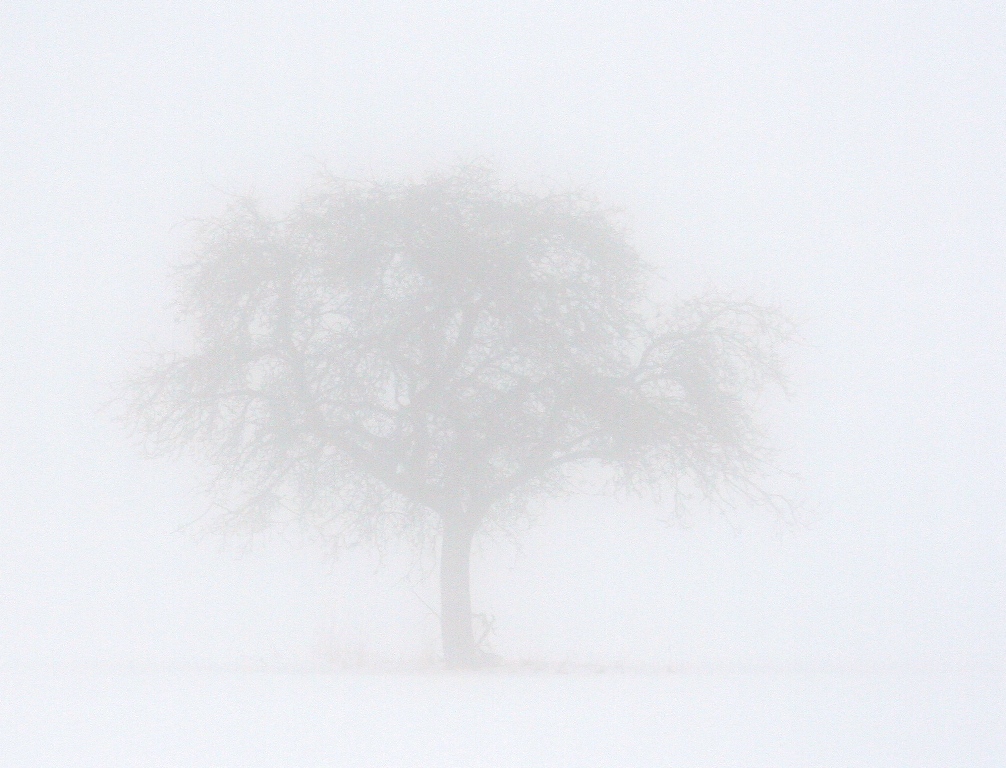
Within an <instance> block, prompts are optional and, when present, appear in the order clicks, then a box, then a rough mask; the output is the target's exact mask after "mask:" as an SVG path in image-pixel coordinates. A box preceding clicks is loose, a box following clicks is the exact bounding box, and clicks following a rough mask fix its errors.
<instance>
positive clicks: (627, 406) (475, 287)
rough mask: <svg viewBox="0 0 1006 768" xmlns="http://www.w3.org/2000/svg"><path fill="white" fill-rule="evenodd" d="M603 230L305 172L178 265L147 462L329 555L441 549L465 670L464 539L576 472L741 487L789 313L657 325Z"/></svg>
mask: <svg viewBox="0 0 1006 768" xmlns="http://www.w3.org/2000/svg"><path fill="white" fill-rule="evenodd" d="M649 274H650V270H649V268H648V267H647V266H646V264H645V263H644V262H643V261H642V259H641V258H640V256H639V255H638V254H637V252H636V251H635V250H634V249H633V247H632V246H631V245H630V243H629V240H628V237H627V235H626V232H625V231H624V230H623V229H622V228H621V227H620V226H618V224H617V223H616V222H615V220H614V217H613V216H612V215H611V214H610V213H609V212H608V211H606V210H604V209H602V208H601V207H599V206H598V205H597V204H596V203H595V202H593V201H592V200H590V199H587V198H585V197H583V196H579V195H573V194H549V195H535V194H530V193H526V192H522V191H519V190H516V189H510V188H506V187H504V186H502V185H501V184H500V183H499V182H498V181H497V180H496V179H495V177H494V176H493V174H492V173H491V172H490V171H488V170H487V169H485V168H483V167H480V166H464V167H461V168H459V169H455V170H453V171H451V172H449V173H443V174H439V175H431V176H429V177H427V178H425V179H423V180H422V181H419V182H400V183H376V182H372V183H353V182H347V181H341V180H336V179H324V180H323V181H322V182H321V183H320V184H319V185H318V186H317V187H315V188H314V189H313V190H311V191H310V192H309V193H308V194H307V195H305V196H304V198H303V199H302V201H301V202H300V203H299V204H298V205H297V206H296V207H295V208H294V210H293V211H292V212H291V213H290V214H289V215H287V216H285V217H282V218H276V217H270V216H268V215H266V214H265V213H263V212H262V210H261V209H260V208H259V207H258V206H257V205H256V204H255V203H254V202H253V201H250V200H244V199H243V200H239V201H236V202H234V203H233V204H232V205H231V206H230V208H229V209H228V210H227V211H226V212H225V213H224V214H223V215H221V216H220V217H218V218H215V219H212V220H209V221H206V222H203V223H202V226H201V228H200V230H199V234H198V237H197V238H196V247H195V249H194V251H193V253H192V256H191V258H189V259H188V261H187V262H186V263H185V264H184V265H183V266H182V267H181V268H180V270H179V273H178V276H179V293H178V295H179V309H180V315H181V317H182V318H183V319H184V320H185V321H186V322H188V324H189V326H190V328H191V330H192V346H191V349H189V350H188V351H186V352H184V353H176V354H174V355H171V356H167V357H165V358H162V359H160V360H158V361H157V362H156V363H155V364H153V365H152V366H150V367H149V368H147V369H146V370H145V371H143V372H142V373H141V374H140V375H139V376H138V377H137V378H136V380H135V382H134V384H135V386H134V387H133V388H132V390H131V391H132V393H133V394H132V399H131V405H132V407H131V410H130V420H131V423H132V424H133V426H134V427H135V428H136V430H137V431H138V432H139V433H140V434H141V435H143V436H144V437H145V439H146V440H147V442H148V444H149V446H150V447H151V448H153V449H154V450H157V451H164V452H170V451H175V450H177V449H179V448H182V447H194V448H197V449H199V450H200V451H201V452H202V453H203V455H204V456H205V457H206V458H207V459H208V460H209V462H210V463H211V465H212V466H213V467H215V470H216V475H215V478H216V479H215V483H214V485H215V489H216V491H217V493H218V494H219V496H220V498H223V499H226V501H224V502H223V506H224V507H225V508H226V509H227V510H228V514H230V515H234V516H237V517H238V518H240V519H242V520H244V521H253V522H254V521H260V522H263V524H264V523H265V522H267V521H268V520H269V519H270V518H271V517H272V516H273V515H274V514H275V513H276V512H277V510H281V509H288V510H292V511H293V513H294V514H295V515H296V516H297V517H298V518H299V519H300V520H302V521H305V522H307V523H309V524H312V525H317V526H320V527H321V528H322V529H323V530H324V531H325V532H326V535H329V536H331V537H332V538H333V539H335V540H338V541H345V540H348V539H350V538H356V539H361V538H363V539H373V540H378V541H379V540H382V539H383V538H384V537H387V536H392V535H409V534H411V535H414V536H417V537H422V536H424V535H439V536H440V537H441V538H440V541H441V557H440V564H441V565H440V568H441V570H440V583H441V613H440V615H441V629H442V639H443V650H444V657H445V661H446V663H447V665H448V666H450V667H466V666H471V665H474V664H476V663H478V661H479V653H478V650H477V648H476V643H475V641H474V637H473V628H472V608H471V599H470V594H469V559H470V551H471V546H472V541H473V537H474V536H476V534H477V533H478V532H479V531H480V530H483V529H484V528H485V526H486V525H488V524H490V523H495V524H499V525H507V524H510V523H512V522H514V521H515V520H516V519H518V518H520V517H521V516H522V515H524V514H526V512H527V509H528V504H529V502H530V501H532V500H533V499H535V498H537V497H541V496H551V495H555V494H562V493H567V492H572V491H574V490H577V489H579V488H581V487H582V486H583V485H584V484H585V483H588V484H589V483H595V484H599V485H600V486H601V487H603V488H604V489H606V490H617V489H622V490H626V491H630V492H641V493H660V492H661V491H662V490H667V489H680V488H681V487H683V485H682V484H688V485H690V486H691V487H694V488H698V489H699V490H701V491H703V492H705V493H706V494H707V495H711V496H719V495H722V494H723V493H724V492H725V491H726V490H729V489H733V490H739V491H740V492H742V493H745V494H750V493H752V492H756V490H757V487H758V486H757V485H756V484H755V481H756V479H757V477H758V473H759V469H760V467H761V466H762V464H763V461H764V458H765V444H764V440H763V438H762V434H761V432H760V431H759V429H758V428H757V426H756V423H755V420H754V418H753V411H754V408H753V404H754V400H753V397H754V395H755V394H756V393H757V392H758V391H759V390H760V388H761V387H762V385H763V384H764V383H765V382H766V381H767V380H770V379H773V378H778V372H779V365H778V356H777V354H776V350H777V347H778V342H779V341H780V339H781V338H782V336H783V335H784V324H783V323H782V322H781V320H780V318H779V317H778V315H776V314H775V313H774V312H772V311H770V310H767V309H764V308H761V307H759V306H757V305H754V304H751V303H748V302H739V301H729V300H725V299H717V298H707V299H704V300H693V301H690V302H686V303H684V304H682V305H681V306H679V307H677V308H675V309H674V310H672V311H666V310H661V309H660V307H659V305H657V304H655V303H653V302H652V301H651V300H650V299H648V298H647V294H646V288H647V277H648V276H649Z"/></svg>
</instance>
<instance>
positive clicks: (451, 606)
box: [440, 515, 477, 669]
mask: <svg viewBox="0 0 1006 768" xmlns="http://www.w3.org/2000/svg"><path fill="white" fill-rule="evenodd" d="M474 536H475V526H473V525H471V524H470V523H469V522H468V521H467V520H465V519H464V517H463V516H460V515H458V516H453V515H451V516H445V517H444V535H443V541H442V543H441V547H440V632H441V638H442V640H443V644H444V662H445V663H446V665H447V668H448V669H467V668H471V667H474V666H475V665H476V662H477V658H476V656H477V654H476V650H475V632H474V629H473V627H472V597H471V586H470V579H471V577H470V568H469V566H470V562H471V551H472V539H473V538H474Z"/></svg>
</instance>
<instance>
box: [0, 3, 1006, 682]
mask: <svg viewBox="0 0 1006 768" xmlns="http://www.w3.org/2000/svg"><path fill="white" fill-rule="evenodd" d="M208 5H209V7H207V4H202V3H194V2H178V3H158V2H142V3H140V2H133V3H125V2H123V3H112V2H96V3H87V4H82V3H69V2H52V1H50V2H45V3H39V2H7V3H5V4H4V5H3V7H2V9H0V174H2V175H0V255H2V257H3V263H2V267H0V291H2V304H0V334H2V350H3V363H2V365H0V394H2V396H3V406H2V407H0V430H2V432H0V434H2V445H3V451H2V465H0V655H4V656H6V657H10V656H11V655H14V656H37V655H42V656H47V655H51V654H56V655H60V656H62V655H70V656H73V657H75V658H83V659H94V658H100V659H104V660H113V661H114V660H117V659H118V660H121V659H130V660H133V661H136V662H137V663H146V662H147V661H150V660H154V661H159V660H163V659H190V660H191V659H211V660H214V661H215V662H219V663H230V662H233V661H234V660H235V659H245V660H246V659H248V658H264V659H270V658H280V659H285V658H302V657H304V656H306V655H310V654H311V653H315V652H316V651H317V648H318V646H319V644H321V645H324V644H326V643H327V644H328V646H329V647H332V646H338V645H339V644H340V643H342V644H344V645H346V644H348V645H349V646H352V645H353V644H354V643H356V644H358V645H361V646H362V645H366V644H367V643H371V644H377V645H380V644H381V643H386V644H387V645H388V646H389V647H392V648H396V647H399V646H400V647H403V648H406V649H408V648H412V647H413V646H415V647H416V648H418V647H419V645H420V644H421V643H423V642H428V641H429V637H431V636H433V635H430V632H431V625H430V623H429V621H428V618H429V617H428V616H426V614H425V608H423V607H422V605H421V604H418V601H417V599H416V597H415V596H414V595H413V594H412V592H411V588H410V586H409V585H410V584H414V585H415V588H416V590H417V591H418V592H420V593H421V594H424V595H428V594H430V591H429V587H430V585H429V583H428V582H423V581H422V580H418V579H417V580H414V581H413V582H409V581H405V582H404V583H403V581H402V579H403V574H404V573H405V571H404V566H402V565H401V563H400V562H398V561H397V560H395V557H396V556H395V555H392V556H391V564H390V567H389V568H388V569H386V570H385V571H381V572H379V573H377V574H374V573H373V570H374V569H373V565H374V563H373V562H372V561H371V560H369V559H368V558H366V557H365V556H363V555H355V554H354V555H352V556H351V557H350V558H349V559H347V560H346V561H344V562H342V563H340V564H337V565H336V566H332V567H330V566H328V565H326V563H325V562H324V561H323V559H322V557H321V556H320V554H319V553H318V552H317V551H315V550H313V549H311V548H309V547H304V548H299V549H298V548H296V547H292V546H290V545H286V544H283V543H281V542H277V543H275V544H273V545H270V546H269V547H263V548H258V549H255V550H253V551H252V552H251V553H249V554H247V555H245V556H244V557H240V558H239V557H237V556H236V555H235V552H234V549H233V548H230V549H225V550H224V551H223V552H221V551H219V548H218V547H217V546H216V545H215V543H213V542H208V543H207V542H204V543H193V542H191V541H189V540H187V539H185V538H184V537H182V536H179V535H176V534H174V533H173V532H172V531H173V530H174V529H175V527H177V526H178V525H179V524H180V523H181V522H184V521H186V520H190V519H191V518H192V517H194V516H195V515H196V514H198V512H199V510H200V509H201V507H200V501H199V498H198V497H197V496H195V495H194V491H193V489H194V487H195V482H196V479H197V477H196V475H195V474H194V473H193V470H192V468H191V467H188V466H187V465H185V464H171V463H164V462H157V463H155V462H149V461H145V460H143V459H142V458H140V457H138V456H137V455H136V452H135V451H134V450H133V449H132V447H131V446H130V445H129V444H128V442H127V441H126V439H125V438H124V436H123V435H122V434H121V432H120V431H119V430H118V428H117V427H116V426H115V425H112V424H109V423H108V421H107V418H106V417H104V416H103V415H101V414H100V413H99V407H100V404H101V402H102V401H103V400H104V399H105V398H107V397H108V396H109V394H110V391H111V390H110V382H112V381H114V380H115V379H117V378H119V377H121V376H122V375H124V373H125V372H126V371H127V370H128V368H129V366H130V362H131V360H133V359H135V355H136V354H137V353H138V352H139V351H142V350H143V349H144V348H145V347H144V345H145V344H146V343H147V342H159V343H166V342H167V341H169V340H170V338H171V336H172V331H171V327H170V322H171V314H170V310H169V302H170V292H169V284H168V280H167V275H168V265H169V264H170V263H171V262H172V261H173V260H175V259H177V257H178V256H179V255H180V254H181V253H183V251H184V248H185V247H186V243H187V242H188V240H187V238H188V234H189V233H188V230H186V228H185V227H184V226H179V224H180V223H181V222H183V221H184V220H186V219H187V218H191V217H196V216H200V215H207V214H213V213H215V212H217V211H218V210H219V209H220V207H221V206H222V205H223V204H224V202H225V201H226V199H227V196H228V194H231V193H245V192H252V191H254V192H257V193H258V194H260V195H261V196H262V197H263V198H264V199H265V200H267V201H268V202H269V203H270V205H273V206H275V207H276V208H277V209H282V207H283V206H284V205H285V204H286V203H287V202H289V200H290V199H291V198H292V197H293V196H295V194H296V192H297V191H298V190H299V189H301V188H302V187H303V186H304V185H305V184H307V183H308V182H309V181H310V179H311V177H312V175H313V174H314V173H315V171H316V170H317V169H318V168H319V167H320V166H321V165H325V166H327V167H328V168H329V169H330V170H332V171H334V172H336V173H339V174H343V175H348V176H402V175H408V174H421V173H423V172H424V171H426V170H428V169H431V168H438V167H443V166H444V165H446V164H449V163H451V162H454V161H457V160H465V159H471V158H476V157H478V158H486V159H488V160H490V161H491V162H492V163H494V165H495V166H496V168H497V169H498V170H499V172H500V174H501V175H502V176H503V177H504V178H507V179H514V180H517V181H520V182H521V183H525V184H529V185H542V184H545V185H557V186H561V187H567V186H576V187H584V188H586V189H589V190H591V191H593V192H595V193H596V194H597V195H598V196H599V197H600V198H601V199H602V200H604V201H605V202H607V203H610V204H612V205H615V206H620V207H622V208H624V209H625V211H626V215H627V217H628V220H629V222H630V223H631V227H632V230H633V232H634V237H635V241H636V243H637V244H638V247H639V248H640V250H641V251H642V252H643V253H644V254H645V255H646V256H647V257H648V258H650V259H651V260H653V261H654V262H656V263H657V264H658V265H659V267H660V268H661V275H662V278H663V283H662V286H663V288H662V290H664V291H665V292H666V294H667V296H668V297H674V296H681V297H686V296H688V295H690V294H692V293H694V292H697V291H701V290H704V289H706V288H709V287H716V288H720V289H725V290H733V291H737V292H739V293H740V294H742V295H751V296H754V297H756V298H758V299H760V300H763V301H768V302H774V303H778V304H779V305H781V306H782V307H783V308H784V309H785V310H786V311H788V312H789V313H790V314H791V315H792V316H794V317H795V318H796V319H797V320H798V322H799V323H800V325H801V329H802V332H803V334H804V337H805V340H806V343H805V344H804V345H803V346H802V347H799V348H796V349H794V350H793V351H792V352H791V360H792V371H793V375H794V391H795V397H794V399H793V400H792V401H789V402H774V401H773V402H772V403H771V406H770V408H771V411H770V414H769V416H768V419H769V421H770V423H771V425H772V426H773V428H774V429H775V433H776V435H777V442H778V444H779V445H780V447H781V454H780V462H781V463H782V464H783V465H784V466H787V467H790V468H792V469H795V470H797V471H799V472H800V473H802V475H803V480H802V483H801V485H800V486H799V489H798V493H799V497H800V498H801V499H803V500H804V501H805V502H806V505H807V508H808V510H809V511H808V513H807V515H806V518H807V521H808V522H807V525H805V526H804V527H796V528H794V527H790V526H786V525H784V524H781V523H779V522H778V521H776V520H775V519H774V518H773V517H772V516H771V515H769V514H766V513H764V512H760V511H757V510H742V511H740V512H739V513H738V514H737V515H735V517H734V519H733V520H732V522H731V523H729V524H728V523H725V522H724V521H722V520H721V519H719V518H717V517H715V516H714V517H709V518H706V517H705V516H703V515H698V514H697V515H695V516H694V517H692V518H690V520H689V525H688V526H687V527H671V528H670V529H668V528H666V527H664V526H661V525H659V524H657V523H653V522H651V521H650V516H648V514H636V513H631V510H630V511H629V512H630V514H621V513H622V512H624V511H625V510H624V509H623V507H624V505H623V507H620V506H619V505H618V504H616V503H615V502H611V501H603V500H595V499H591V500H579V501H576V500H574V501H568V502H564V503H562V504H560V505H557V510H556V514H555V515H554V516H552V517H550V518H549V519H548V520H546V521H545V522H544V524H543V525H542V526H541V527H540V528H538V529H535V530H533V531H530V532H529V533H528V534H526V535H525V536H523V538H522V542H523V547H524V552H523V554H522V555H518V554H517V553H516V550H515V549H514V548H513V547H512V546H509V545H504V544H502V543H501V544H500V545H498V546H497V547H487V548H486V549H485V551H484V552H483V555H482V557H481V559H480V560H478V561H477V565H476V571H477V573H476V601H477V602H478V603H479V605H480V606H481V608H482V609H483V610H486V611H488V612H490V613H493V614H495V615H496V617H497V630H498V632H499V635H500V636H499V642H498V645H499V647H500V649H501V650H502V651H504V652H510V653H513V654H515V655H526V656H534V655H539V656H543V657H544V656H549V657H553V656H558V657H562V655H563V654H564V653H567V654H569V655H570V656H571V657H575V658H584V659H592V658H599V659H608V660H610V659H618V658H624V659H629V660H647V661H650V662H652V663H658V664H667V663H680V664H684V663H692V662H695V663H706V662H708V663H718V664H731V663H738V664H744V663H751V662H758V663H770V664H781V665H785V664H807V663H816V664H839V665H841V664H854V665H871V664H875V665H890V664H927V665H932V664H953V665H957V664H964V665H972V664H980V665H988V664H1001V660H1002V658H1003V657H1004V654H1006V640H1004V637H1006V609H1004V607H1003V601H1002V597H1001V595H1002V593H1003V592H1004V591H1006V584H1004V577H1006V517H1004V515H1003V508H1004V501H1006V483H1004V480H1003V477H1004V472H1003V459H1004V454H1006V450H1004V440H1003V436H1004V432H1006V412H1004V408H1003V405H1002V401H1003V396H1002V385H1003V382H1004V381H1006V355H1004V341H1006V326H1004V317H1006V258H1004V256H1006V250H1004V246H1006V205H1004V203H1006V194H1004V193H1006V130H1004V129H1006V10H1004V6H1002V5H1001V4H998V3H993V2H890V3H855V2H838V3H829V2H814V3H811V2H802V3H777V2H776V3H762V2H759V3H750V2H741V1H734V2H729V3H727V2H629V1H625V2H604V3H599V2H583V1H582V0H581V2H576V3H573V2H563V3H560V2H541V3H537V2H536V3H531V2H516V1H511V2H506V3H490V2H475V3H461V2H456V3H447V2H429V3H417V2H411V3H409V2H405V3H382V2H366V3H350V2H339V3H321V2H314V3H308V2H305V3H296V2H282V3H281V2H251V3H215V4H208ZM433 629H435V627H433ZM396 644H397V645H396ZM379 650H380V649H378V650H377V651H375V652H379Z"/></svg>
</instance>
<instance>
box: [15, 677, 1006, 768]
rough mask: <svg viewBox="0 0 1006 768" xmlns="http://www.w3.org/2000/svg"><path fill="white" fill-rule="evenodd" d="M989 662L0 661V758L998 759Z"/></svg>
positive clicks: (631, 762) (235, 761) (104, 766)
mask: <svg viewBox="0 0 1006 768" xmlns="http://www.w3.org/2000/svg"><path fill="white" fill-rule="evenodd" d="M1004 699H1006V677H1004V676H1003V675H1002V674H1001V673H995V674H989V673H981V674H979V673H921V672H916V673H899V674H895V673H865V672H863V673H858V674H853V673H848V672H843V673H838V672H830V673H799V674H798V673H791V672H789V673H785V672H769V671H749V672H742V671H733V672H725V671H719V672H716V671H682V672H676V673H675V672H671V673H666V674H633V673H611V672H609V673H593V674H591V673H585V672H576V673H566V674H555V673H522V674H518V673H478V674H445V673H435V672H429V673H411V674H410V673H398V674H390V673H386V674H376V673H346V672H338V673H333V672H328V673H325V672H319V671H308V670H302V671H286V672H276V671H248V670H244V671H237V670H235V671H219V670H217V671H209V670H203V671H191V670H190V671H186V672H174V673H166V672H163V671H161V672H152V671H147V672H142V671H134V672H121V671H115V672H112V671H89V672H74V673H57V672H49V673H45V674H42V673H31V674H29V673H27V672H25V671H21V672H12V671H8V672H6V673H4V677H3V680H2V696H0V745H2V746H0V754H2V765H3V766H5V767H6V766H12V767H13V766H18V767H20V766H45V767H46V768H61V767H62V766H73V768H87V767H88V766H95V767H98V766H100V768H113V767H114V766H130V767H132V766H185V768H202V767H203V766H206V767H207V768H210V767H212V768H218V767H223V766H240V767H241V768H251V767H252V766H268V767H269V768H285V767H287V766H290V767H291V768H293V767H294V766H296V767H297V768H302V767H306V766H354V767H355V766H382V767H384V766H515V767H519V768H533V767H534V766H590V768H597V767H599V766H681V767H685V766H710V767H715V768H726V767H727V766H738V768H755V767H756V766H765V767H766V768H785V767H786V766H808V767H812V768H826V767H829V766H835V768H850V767H852V766H870V768H874V767H881V766H882V767H886V766H899V767H902V766H904V767H908V766H933V767H934V768H936V767H938V768H951V767H952V766H967V768H978V767H979V766H990V767H991V766H1002V765H1006V716H1004V709H1003V701H1004Z"/></svg>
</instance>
